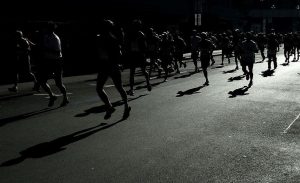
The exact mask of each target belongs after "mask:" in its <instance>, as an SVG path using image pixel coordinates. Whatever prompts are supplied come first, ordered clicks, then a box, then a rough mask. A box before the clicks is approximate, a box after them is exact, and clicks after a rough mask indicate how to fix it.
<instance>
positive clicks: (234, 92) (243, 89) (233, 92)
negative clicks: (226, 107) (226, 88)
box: [228, 86, 250, 98]
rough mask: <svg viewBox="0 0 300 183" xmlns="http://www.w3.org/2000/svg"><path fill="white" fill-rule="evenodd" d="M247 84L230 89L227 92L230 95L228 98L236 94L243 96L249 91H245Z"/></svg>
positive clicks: (247, 88)
mask: <svg viewBox="0 0 300 183" xmlns="http://www.w3.org/2000/svg"><path fill="white" fill-rule="evenodd" d="M249 88H250V87H249V86H244V87H242V88H238V89H236V90H233V91H230V92H228V94H229V95H230V96H229V98H235V97H237V96H245V95H249V93H246V92H247V91H248V90H249Z"/></svg>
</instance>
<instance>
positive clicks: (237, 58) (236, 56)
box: [233, 29, 242, 70]
mask: <svg viewBox="0 0 300 183" xmlns="http://www.w3.org/2000/svg"><path fill="white" fill-rule="evenodd" d="M241 42H242V40H241V32H240V30H239V29H236V30H234V34H233V49H234V60H235V65H236V67H235V70H238V69H239V61H240V59H241V56H240V53H239V44H240V43H241Z"/></svg>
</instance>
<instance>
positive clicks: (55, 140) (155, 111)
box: [0, 53, 300, 183]
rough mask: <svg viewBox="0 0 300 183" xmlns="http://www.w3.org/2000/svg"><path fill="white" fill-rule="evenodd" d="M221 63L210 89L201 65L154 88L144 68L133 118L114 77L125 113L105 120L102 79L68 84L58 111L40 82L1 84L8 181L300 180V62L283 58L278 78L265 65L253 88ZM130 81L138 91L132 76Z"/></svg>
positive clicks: (0, 156) (0, 138)
mask: <svg viewBox="0 0 300 183" xmlns="http://www.w3.org/2000/svg"><path fill="white" fill-rule="evenodd" d="M216 60H217V63H216V65H214V66H213V67H211V68H210V69H209V80H210V85H209V86H207V87H203V86H202V84H203V83H204V82H205V80H204V77H203V73H202V72H200V73H196V74H194V73H192V72H193V71H194V68H193V64H192V63H191V62H189V63H188V67H187V68H182V73H181V74H179V75H174V76H172V77H170V79H169V81H168V82H165V83H164V82H162V81H163V79H162V78H158V79H157V78H156V77H155V75H154V76H153V77H152V79H151V83H152V84H153V90H152V91H151V92H148V91H147V89H146V88H145V82H143V81H144V79H143V77H142V76H139V75H140V73H139V72H138V73H137V78H136V82H137V83H138V85H136V87H135V88H136V91H135V96H130V97H129V101H130V106H131V107H132V111H131V115H130V117H129V118H128V119H127V120H124V121H122V120H121V118H122V114H123V106H122V105H121V103H120V102H119V101H120V99H121V98H120V96H119V95H118V93H117V91H116V90H115V88H114V86H113V84H112V82H111V81H108V82H107V84H106V91H107V93H108V94H109V96H110V98H111V101H112V102H113V103H114V104H115V106H116V109H117V110H116V112H115V113H113V115H112V117H111V119H109V120H104V119H103V117H104V114H105V113H104V107H103V106H102V105H103V103H102V102H101V101H100V99H99V98H98V96H97V94H96V92H95V80H94V79H95V75H89V76H80V77H71V78H65V81H66V86H67V88H68V93H69V97H70V100H71V103H70V104H69V105H68V106H67V107H63V108H59V104H60V102H61V100H62V97H59V100H58V101H56V103H55V106H54V107H52V108H48V107H47V100H48V99H47V98H46V97H47V96H46V95H45V94H44V93H43V92H42V93H33V92H31V91H30V88H31V83H25V84H21V85H20V89H21V91H20V92H19V93H18V94H16V95H15V96H13V95H11V94H10V95H9V96H7V95H6V93H5V92H6V87H7V86H1V87H0V92H2V93H3V95H1V100H0V164H1V165H2V166H1V167H0V172H1V173H0V182H1V183H21V182H22V183H26V182H28V183H41V182H51V183H57V182H83V183H86V182H97V183H98V182H226V183H227V182H241V183H245V182H262V183H266V182H276V183H277V182H278V183H282V182H287V183H290V182H295V183H296V182H299V180H300V146H299V145H300V143H299V139H300V138H299V134H300V119H298V118H299V116H300V115H299V114H300V107H299V101H300V94H299V90H300V89H299V86H300V75H299V73H300V62H291V63H290V65H289V66H283V65H281V64H283V63H284V58H283V55H282V53H280V54H279V60H278V63H279V64H278V68H277V70H276V71H275V72H274V73H270V74H268V73H267V74H266V73H264V72H263V71H266V70H267V62H266V61H265V62H263V63H257V64H255V66H254V73H255V74H254V85H253V86H252V87H251V88H246V87H245V86H247V85H248V81H247V80H246V78H245V77H243V76H242V74H243V73H242V71H241V69H240V70H238V71H235V70H234V68H235V65H234V60H233V59H231V64H229V65H228V64H227V60H226V61H225V65H224V67H221V66H220V65H219V64H220V57H219V56H218V57H216ZM259 61H260V57H259V56H257V62H259ZM123 76H124V77H123V80H124V84H125V86H126V87H125V88H126V89H128V70H125V71H124V73H123ZM53 88H55V87H54V86H53ZM2 93H1V94H2Z"/></svg>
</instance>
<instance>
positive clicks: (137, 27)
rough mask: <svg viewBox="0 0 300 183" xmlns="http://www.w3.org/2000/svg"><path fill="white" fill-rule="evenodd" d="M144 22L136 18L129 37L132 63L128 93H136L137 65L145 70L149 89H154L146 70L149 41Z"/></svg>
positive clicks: (129, 51) (128, 49)
mask: <svg viewBox="0 0 300 183" xmlns="http://www.w3.org/2000/svg"><path fill="white" fill-rule="evenodd" d="M141 26H142V22H141V21H140V20H134V21H133V23H132V29H131V32H130V33H129V35H128V38H127V51H128V54H129V65H130V90H129V91H128V95H134V89H133V85H134V75H135V69H136V68H137V67H140V68H141V71H142V72H143V74H144V76H145V79H146V82H147V89H148V91H151V90H152V87H151V85H150V77H149V74H148V72H147V71H146V52H147V43H146V37H145V34H144V33H143V32H142V31H141Z"/></svg>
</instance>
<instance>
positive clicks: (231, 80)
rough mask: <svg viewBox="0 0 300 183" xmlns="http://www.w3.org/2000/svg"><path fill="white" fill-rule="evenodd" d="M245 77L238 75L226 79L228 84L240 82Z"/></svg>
mask: <svg viewBox="0 0 300 183" xmlns="http://www.w3.org/2000/svg"><path fill="white" fill-rule="evenodd" d="M245 77H246V76H245V75H240V76H235V77H231V78H228V82H233V81H240V80H242V79H243V78H245Z"/></svg>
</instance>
